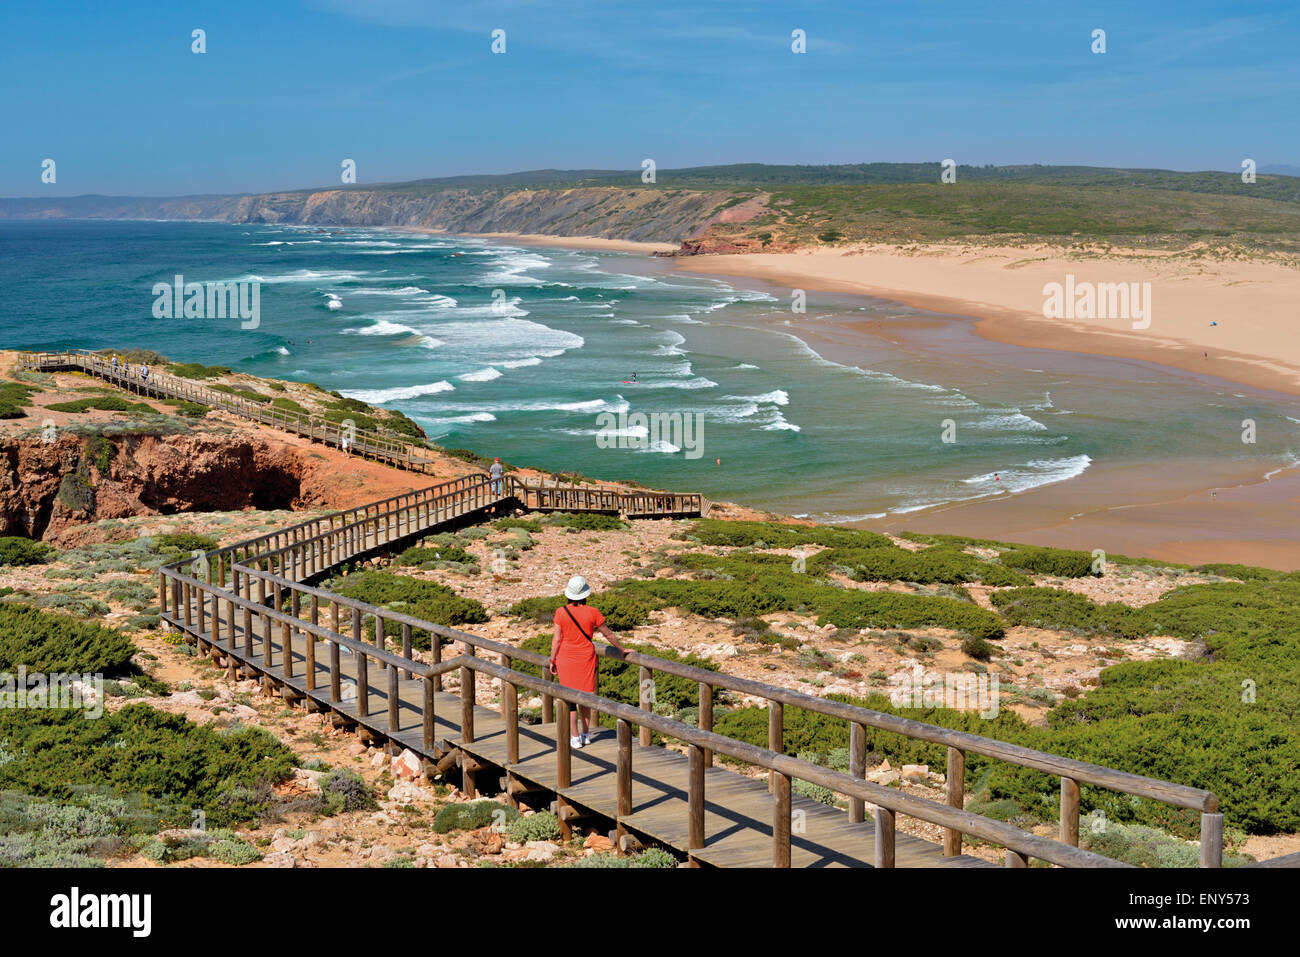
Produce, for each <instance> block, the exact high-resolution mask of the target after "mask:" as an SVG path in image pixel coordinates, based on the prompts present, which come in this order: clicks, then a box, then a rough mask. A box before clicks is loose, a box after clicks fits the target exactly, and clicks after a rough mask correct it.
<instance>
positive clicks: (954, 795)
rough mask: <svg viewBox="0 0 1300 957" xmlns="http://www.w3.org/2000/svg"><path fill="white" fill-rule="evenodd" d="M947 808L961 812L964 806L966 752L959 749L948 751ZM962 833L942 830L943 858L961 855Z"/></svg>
mask: <svg viewBox="0 0 1300 957" xmlns="http://www.w3.org/2000/svg"><path fill="white" fill-rule="evenodd" d="M945 790H946V792H947V798H948V806H949V807H955V808H957V809H958V810H961V809H962V808H964V807H965V806H966V752H965V751H962V750H961V749H960V748H949V749H948V768H947V781H946V783H945ZM961 840H962V833H961V831H959V830H957V829H956V828H951V827H945V828H944V829H943V856H944V857H956V856H957V855H959V854H960V853H961Z"/></svg>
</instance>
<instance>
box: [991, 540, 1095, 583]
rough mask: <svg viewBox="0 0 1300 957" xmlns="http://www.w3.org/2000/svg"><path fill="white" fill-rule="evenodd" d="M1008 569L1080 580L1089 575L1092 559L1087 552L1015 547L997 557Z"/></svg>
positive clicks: (1024, 546) (1023, 546) (1027, 546)
mask: <svg viewBox="0 0 1300 957" xmlns="http://www.w3.org/2000/svg"><path fill="white" fill-rule="evenodd" d="M998 560H999V561H1001V562H1002V564H1003V565H1005V566H1006V567H1008V568H1016V569H1019V570H1021V571H1026V572H1031V573H1033V574H1035V575H1052V576H1055V577H1057V578H1082V577H1083V576H1085V575H1091V574H1092V573H1093V572H1092V563H1093V558H1092V556H1091V555H1089V554H1088V553H1087V552H1075V551H1069V550H1067V549H1064V548H1038V547H1035V546H1032V545H1017V546H1015V547H1014V548H1010V549H1008V550H1007V551H1005V552H1003V553H1002V554H1001V555H999V556H998Z"/></svg>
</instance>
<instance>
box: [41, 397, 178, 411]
mask: <svg viewBox="0 0 1300 957" xmlns="http://www.w3.org/2000/svg"><path fill="white" fill-rule="evenodd" d="M45 408H47V409H49V410H50V411H51V412H88V411H90V410H91V409H97V410H99V411H101V412H153V411H154V407H153V406H151V405H148V404H146V403H144V402H128V401H127V400H126V399H124V398H122V397H121V396H119V395H97V396H91V397H90V398H88V399H73V400H72V401H70V402H52V403H50V404H49V405H47V406H46V407H45Z"/></svg>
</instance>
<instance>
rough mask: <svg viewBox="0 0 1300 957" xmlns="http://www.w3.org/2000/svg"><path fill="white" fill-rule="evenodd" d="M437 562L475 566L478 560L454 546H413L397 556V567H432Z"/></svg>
mask: <svg viewBox="0 0 1300 957" xmlns="http://www.w3.org/2000/svg"><path fill="white" fill-rule="evenodd" d="M439 562H457V563H459V564H461V565H477V564H478V559H477V558H475V557H474V556H473V555H471V554H470V553H469V552H467V551H465V549H463V548H459V547H457V546H455V545H438V546H422V545H413V546H411V547H410V548H408V549H406V551H404V552H402V554H400V555H398V556H397V564H399V565H415V566H417V567H421V568H424V567H433V566H435V565H437V564H438V563H439Z"/></svg>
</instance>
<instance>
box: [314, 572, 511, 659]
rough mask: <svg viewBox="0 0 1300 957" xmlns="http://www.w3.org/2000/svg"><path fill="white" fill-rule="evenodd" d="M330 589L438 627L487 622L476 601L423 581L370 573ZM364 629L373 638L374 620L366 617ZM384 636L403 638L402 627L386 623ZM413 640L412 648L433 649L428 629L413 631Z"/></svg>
mask: <svg viewBox="0 0 1300 957" xmlns="http://www.w3.org/2000/svg"><path fill="white" fill-rule="evenodd" d="M327 587H328V588H329V590H330V591H333V592H336V593H337V594H340V595H342V596H343V597H344V598H355V599H357V600H358V601H364V602H366V603H368V604H371V605H379V606H380V607H382V608H387V609H389V610H390V611H397V612H401V613H402V614H404V615H410V616H411V617H413V618H419V619H421V620H423V621H431V622H433V623H434V624H437V625H448V626H450V625H461V624H476V623H479V622H484V621H487V611H486V609H484V607H483V606H482V605H481V604H479V602H477V601H475V600H474V599H473V598H463V597H461V596H460V595H457V594H456V592H455V591H454V590H453V589H451V588H448V587H447V586H446V585H440V584H438V583H437V582H431V581H421V580H420V579H417V578H408V577H406V576H404V575H394V574H392V573H391V572H381V571H367V572H361V573H360V574H356V575H348V576H346V577H340V578H335V579H332V580H331V581H330V582H329V584H328V586H327ZM364 627H365V634H366V635H367V636H373V635H374V633H375V626H374V621H373V619H371V618H369V617H367V619H366V622H365V626H364ZM384 634H385V635H387V636H389V637H397V638H400V637H401V634H402V626H401V625H399V624H398V623H397V622H395V621H391V620H385V622H384ZM411 640H412V644H413V646H414V647H416V648H419V649H420V650H427V649H428V648H429V647H430V645H429V640H430V639H429V632H428V631H427V630H425V629H422V628H416V629H413V630H412V632H411Z"/></svg>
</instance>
